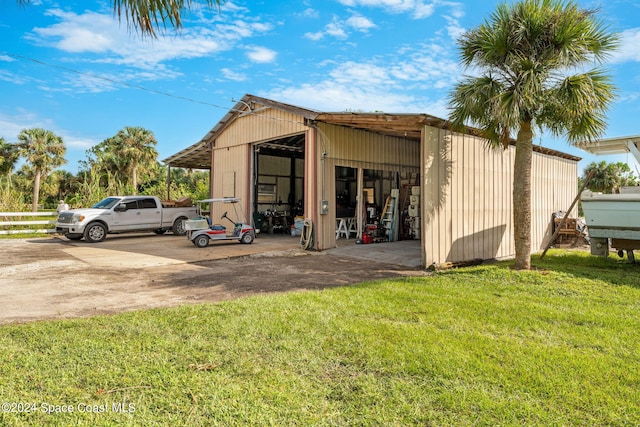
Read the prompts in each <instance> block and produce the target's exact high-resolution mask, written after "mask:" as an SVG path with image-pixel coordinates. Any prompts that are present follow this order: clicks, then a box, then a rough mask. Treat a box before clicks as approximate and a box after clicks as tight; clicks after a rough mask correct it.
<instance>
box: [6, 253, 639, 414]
mask: <svg viewBox="0 0 640 427" xmlns="http://www.w3.org/2000/svg"><path fill="white" fill-rule="evenodd" d="M533 264H534V265H535V266H536V268H537V270H536V271H531V272H516V271H513V270H511V269H510V268H509V265H510V264H509V263H498V264H493V265H484V266H478V267H473V268H465V269H457V270H450V271H445V272H438V273H436V274H435V275H433V276H430V277H420V278H401V279H397V280H385V281H378V282H370V283H363V284H360V285H357V286H351V287H344V288H334V289H328V290H324V291H318V292H301V293H289V294H283V295H275V296H274V295H271V296H260V297H252V298H246V299H242V300H236V301H230V302H224V303H219V304H205V305H193V306H184V307H179V308H175V309H157V310H149V311H139V312H133V313H126V314H121V315H114V316H103V317H95V318H91V319H79V320H69V321H54V322H36V323H30V324H23V325H12V326H5V327H1V328H0V396H1V397H2V401H4V402H32V403H35V405H36V409H37V411H36V412H35V413H22V414H16V413H11V412H3V413H0V425H12V426H13V425H16V426H32V425H56V426H57V425H60V426H63V425H64V426H66V425H80V426H85V425H86V426H100V425H103V426H111V425H127V426H129V425H139V426H156V425H157V426H165V425H172V426H210V425H221V426H226V425H260V426H263V425H277V426H280V425H365V426H366V425H371V426H381V425H385V426H387V425H392V426H393V425H396V426H405V425H420V426H426V425H435V426H467V425H474V426H475V425H478V426H495V425H503V426H511V425H512V426H522V425H535V426H550V425H554V426H556V425H567V426H587V425H588V426H592V425H606V426H622V425H630V426H631V425H639V424H640V274H639V273H640V267H639V266H635V265H630V264H627V263H624V262H621V261H618V260H616V259H613V258H610V259H607V260H604V259H600V258H595V257H591V256H589V255H588V254H583V253H568V252H559V251H550V252H549V254H548V255H547V257H546V258H545V259H544V260H542V261H540V260H539V259H537V258H534V261H533ZM118 402H124V407H125V408H128V409H130V410H131V409H134V411H133V412H131V411H130V412H128V413H123V412H115V411H114V410H113V407H112V405H113V404H117V403H118ZM43 403H46V404H50V405H71V406H72V407H73V408H74V410H75V412H74V413H72V414H68V413H54V414H45V413H42V412H41V411H42V409H43V407H44V405H43ZM79 404H84V405H97V409H100V405H103V406H102V407H103V408H105V411H104V412H100V413H80V412H78V405H79ZM129 404H131V405H133V406H127V405H129Z"/></svg>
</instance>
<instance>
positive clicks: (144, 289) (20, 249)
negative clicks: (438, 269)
mask: <svg viewBox="0 0 640 427" xmlns="http://www.w3.org/2000/svg"><path fill="white" fill-rule="evenodd" d="M0 254H1V256H0V300H1V301H2V304H1V305H0V324H8V323H19V322H27V321H34V320H39V319H55V318H72V317H86V316H92V315H96V314H103V313H115V312H122V311H129V310H137V309H145V308H152V307H168V306H176V305H180V304H187V303H194V302H204V301H222V300H228V299H233V298H239V297H242V296H246V295H253V294H259V293H268V292H286V291H295V290H305V289H322V288H326V287H332V286H344V285H349V284H353V283H358V282H362V281H365V280H369V279H378V278H385V277H395V276H400V275H409V274H411V275H413V274H423V273H422V271H421V270H420V269H416V268H410V267H403V266H399V265H392V264H385V263H382V262H380V261H374V260H364V259H358V258H351V257H348V256H345V255H344V254H340V255H333V254H331V253H327V252H308V251H303V250H302V249H300V248H299V245H298V242H297V239H292V238H290V237H288V236H280V237H269V238H258V239H256V241H255V242H254V243H253V244H252V245H241V244H239V243H237V242H216V243H215V244H214V245H213V246H212V247H208V248H204V249H199V248H195V247H194V246H193V245H192V244H190V243H189V242H188V241H187V240H186V238H185V237H177V236H172V235H164V236H156V235H146V234H135V235H118V236H109V237H108V238H107V240H105V241H104V242H102V243H100V244H89V243H85V242H84V241H81V242H71V241H69V240H66V239H64V238H58V237H47V238H33V239H8V240H0Z"/></svg>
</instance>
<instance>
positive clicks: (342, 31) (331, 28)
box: [304, 14, 376, 41]
mask: <svg viewBox="0 0 640 427" xmlns="http://www.w3.org/2000/svg"><path fill="white" fill-rule="evenodd" d="M375 27H376V24H374V23H373V21H371V20H370V19H369V18H366V17H364V16H362V15H358V14H354V15H353V16H351V17H349V18H347V20H342V19H340V18H339V17H337V16H334V17H333V18H332V20H331V22H330V23H328V24H327V25H325V27H324V28H323V29H322V31H318V32H308V33H306V34H305V35H304V36H305V37H306V38H308V39H310V40H314V41H318V40H320V39H322V38H324V37H325V36H328V37H334V38H336V39H340V40H344V39H346V38H348V37H349V34H348V32H347V28H352V29H354V30H356V31H360V32H367V31H369V30H370V29H371V28H375Z"/></svg>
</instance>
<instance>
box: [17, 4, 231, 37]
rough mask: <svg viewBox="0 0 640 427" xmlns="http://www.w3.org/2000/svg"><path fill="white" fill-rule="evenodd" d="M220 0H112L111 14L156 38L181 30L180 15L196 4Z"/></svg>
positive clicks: (211, 5)
mask: <svg viewBox="0 0 640 427" xmlns="http://www.w3.org/2000/svg"><path fill="white" fill-rule="evenodd" d="M17 1H18V3H19V4H30V3H31V1H32V0H17ZM220 3H221V0H201V1H192V0H171V1H166V0H112V4H113V13H114V14H115V15H117V16H118V19H122V16H123V15H124V17H125V20H126V21H127V24H128V25H129V27H133V28H134V29H135V30H136V31H140V33H141V34H143V35H150V36H151V37H156V28H157V27H160V26H161V25H162V26H163V27H165V28H166V27H167V23H168V24H169V26H171V27H174V28H176V29H180V28H182V13H183V12H184V11H185V10H188V9H192V8H196V7H197V6H195V5H196V4H204V5H206V6H208V7H213V6H218V7H219V6H220Z"/></svg>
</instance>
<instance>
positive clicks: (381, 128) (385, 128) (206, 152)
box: [163, 94, 580, 169]
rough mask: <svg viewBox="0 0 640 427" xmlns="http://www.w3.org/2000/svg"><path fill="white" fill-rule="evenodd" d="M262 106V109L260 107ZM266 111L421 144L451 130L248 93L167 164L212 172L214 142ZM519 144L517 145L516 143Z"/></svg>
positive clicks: (409, 118) (434, 120)
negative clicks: (432, 132)
mask: <svg viewBox="0 0 640 427" xmlns="http://www.w3.org/2000/svg"><path fill="white" fill-rule="evenodd" d="M257 105H260V106H262V107H261V108H257V109H256V106H257ZM263 108H276V109H279V110H283V111H287V112H290V113H293V114H297V115H300V116H302V117H303V118H304V119H306V120H309V121H310V122H323V123H328V124H332V125H338V126H347V127H351V128H354V129H360V130H366V131H369V132H375V133H380V134H384V135H389V136H396V137H401V138H408V139H412V140H416V141H419V140H420V137H421V132H422V129H423V127H424V126H433V127H437V128H441V129H450V123H449V122H448V121H447V120H444V119H441V118H438V117H435V116H431V115H429V114H411V113H407V114H390V113H378V112H376V113H361V112H339V113H330V112H319V111H315V110H310V109H307V108H301V107H297V106H295V105H291V104H285V103H282V102H277V101H273V100H271V99H267V98H261V97H258V96H254V95H250V94H246V95H245V96H243V97H242V99H241V100H240V101H238V102H237V103H236V104H235V106H234V107H233V108H231V109H230V110H229V112H228V113H227V114H225V116H224V117H223V118H222V119H221V120H220V121H219V122H218V123H217V124H216V125H215V126H214V127H213V128H212V129H211V130H210V131H209V132H208V133H207V134H206V135H205V136H204V137H203V138H202V139H201V140H200V141H199V142H197V143H195V144H193V145H192V146H190V147H188V148H185V149H184V150H182V151H180V152H178V153H176V154H174V155H172V156H170V157H168V158H166V159H165V160H163V161H164V163H166V164H168V165H169V166H171V167H181V168H187V169H210V168H211V147H212V144H213V141H214V140H215V138H216V137H217V135H219V134H220V133H221V132H222V131H223V130H224V129H225V128H226V127H227V126H229V124H230V123H231V122H232V121H233V120H235V119H236V118H237V117H242V116H244V115H247V114H254V113H257V112H259V111H260V110H262V109H263ZM467 132H468V133H470V134H473V135H478V136H480V131H479V130H478V129H474V128H470V127H469V128H467ZM512 144H515V142H512ZM533 149H534V151H537V152H539V153H542V154H548V155H551V156H556V157H561V158H565V159H570V160H575V161H579V160H580V157H576V156H572V155H570V154H567V153H563V152H561V151H556V150H552V149H549V148H545V147H541V146H535V145H534V147H533Z"/></svg>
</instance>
